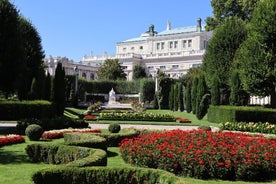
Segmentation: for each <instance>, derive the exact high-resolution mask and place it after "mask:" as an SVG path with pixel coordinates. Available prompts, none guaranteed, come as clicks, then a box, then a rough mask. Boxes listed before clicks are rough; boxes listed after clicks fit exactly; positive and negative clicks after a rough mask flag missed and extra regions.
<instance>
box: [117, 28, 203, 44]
mask: <svg viewBox="0 0 276 184" xmlns="http://www.w3.org/2000/svg"><path fill="white" fill-rule="evenodd" d="M204 27H205V26H202V31H205V29H204ZM193 32H197V26H187V27H179V28H174V29H169V30H165V31H161V32H159V33H157V34H156V35H155V37H158V36H166V35H174V34H182V33H193ZM151 37H152V36H143V34H142V35H141V36H140V37H136V38H131V39H128V40H125V41H122V42H121V43H127V42H137V41H145V40H147V39H148V38H151Z"/></svg>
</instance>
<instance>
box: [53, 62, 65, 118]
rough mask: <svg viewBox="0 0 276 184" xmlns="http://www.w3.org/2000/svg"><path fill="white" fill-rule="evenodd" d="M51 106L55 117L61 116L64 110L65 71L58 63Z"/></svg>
mask: <svg viewBox="0 0 276 184" xmlns="http://www.w3.org/2000/svg"><path fill="white" fill-rule="evenodd" d="M53 104H54V106H55V108H56V115H57V116H63V112H64V108H65V71H64V69H63V68H62V64H61V63H58V65H57V68H56V71H55V78H54V85H53Z"/></svg>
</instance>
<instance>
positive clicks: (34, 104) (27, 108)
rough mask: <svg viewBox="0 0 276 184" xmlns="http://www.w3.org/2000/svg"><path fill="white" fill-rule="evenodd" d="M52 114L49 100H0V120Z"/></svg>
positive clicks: (49, 116) (52, 110)
mask: <svg viewBox="0 0 276 184" xmlns="http://www.w3.org/2000/svg"><path fill="white" fill-rule="evenodd" d="M53 116H54V108H53V105H52V103H51V102H49V101H44V100H34V101H0V117H1V120H20V119H25V118H36V119H42V118H51V117H53Z"/></svg>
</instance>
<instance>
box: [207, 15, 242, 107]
mask: <svg viewBox="0 0 276 184" xmlns="http://www.w3.org/2000/svg"><path fill="white" fill-rule="evenodd" d="M246 35H247V31H246V24H245V22H244V21H243V20H241V19H239V18H238V17H229V18H227V19H225V20H224V22H223V23H222V24H221V25H219V26H218V27H217V28H216V29H215V30H214V34H213V37H212V38H211V40H210V42H209V44H208V46H207V49H206V53H205V55H204V56H203V64H202V70H203V71H204V72H205V74H206V81H207V84H208V86H210V85H211V84H212V79H213V78H214V75H217V76H218V78H219V79H220V81H219V83H220V86H221V88H222V92H223V94H222V95H223V96H224V97H225V100H224V101H226V103H227V102H228V99H227V96H228V95H227V93H228V91H229V84H228V83H229V80H228V79H229V77H230V73H231V70H232V67H233V60H234V56H235V52H236V50H237V49H238V48H239V47H240V44H241V43H242V42H243V41H244V40H245V37H246Z"/></svg>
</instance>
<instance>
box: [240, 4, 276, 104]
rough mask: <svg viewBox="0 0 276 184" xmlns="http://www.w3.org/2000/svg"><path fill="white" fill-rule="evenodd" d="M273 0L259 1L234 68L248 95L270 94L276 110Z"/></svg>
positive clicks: (275, 31) (274, 11)
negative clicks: (239, 75) (237, 70)
mask: <svg viewBox="0 0 276 184" xmlns="http://www.w3.org/2000/svg"><path fill="white" fill-rule="evenodd" d="M275 17H276V1H275V0H266V1H260V2H259V3H258V5H257V7H256V8H255V10H254V12H253V14H252V18H251V20H250V22H249V25H248V30H249V33H248V37H247V39H246V40H245V41H244V42H243V44H242V45H241V48H240V50H239V51H238V52H237V57H236V62H237V68H238V69H239V71H240V74H241V80H242V83H243V84H244V88H245V89H246V90H247V91H248V92H249V93H251V94H255V95H260V96H267V95H271V106H272V107H273V108H276V91H275V89H276V67H275V66H276V44H275V43H276V25H275Z"/></svg>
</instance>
